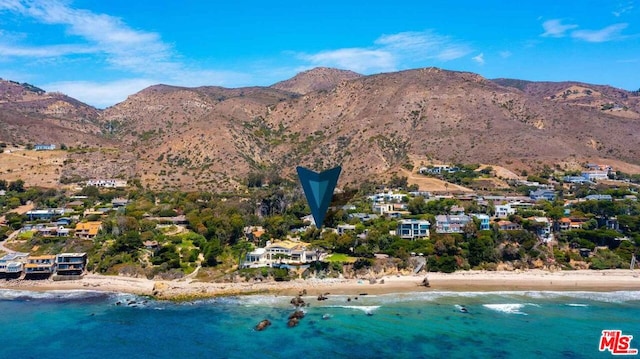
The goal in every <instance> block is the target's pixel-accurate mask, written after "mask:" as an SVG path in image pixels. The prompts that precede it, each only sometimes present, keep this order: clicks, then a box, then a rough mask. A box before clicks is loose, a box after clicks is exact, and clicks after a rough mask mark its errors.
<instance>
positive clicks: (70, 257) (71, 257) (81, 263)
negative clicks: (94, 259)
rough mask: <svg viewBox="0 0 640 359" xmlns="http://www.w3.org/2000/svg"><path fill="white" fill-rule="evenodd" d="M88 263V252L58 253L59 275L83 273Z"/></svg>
mask: <svg viewBox="0 0 640 359" xmlns="http://www.w3.org/2000/svg"><path fill="white" fill-rule="evenodd" d="M86 265H87V254H86V253H60V254H58V255H56V274H57V275H76V276H77V275H81V274H82V273H83V272H84V268H85V267H86Z"/></svg>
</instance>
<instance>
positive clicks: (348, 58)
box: [299, 48, 396, 73]
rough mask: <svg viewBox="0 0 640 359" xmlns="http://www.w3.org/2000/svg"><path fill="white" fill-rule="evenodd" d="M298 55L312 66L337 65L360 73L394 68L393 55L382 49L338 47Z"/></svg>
mask: <svg viewBox="0 0 640 359" xmlns="http://www.w3.org/2000/svg"><path fill="white" fill-rule="evenodd" d="M299 57H300V58H301V59H303V60H305V61H308V62H310V63H311V64H312V65H313V66H328V67H337V68H341V69H349V70H352V71H355V72H361V73H366V72H371V71H393V70H395V68H396V64H395V60H394V58H393V55H392V54H391V53H389V52H387V51H382V50H367V49H359V48H352V49H339V50H330V51H322V52H319V53H316V54H311V55H308V54H302V55H300V56H299Z"/></svg>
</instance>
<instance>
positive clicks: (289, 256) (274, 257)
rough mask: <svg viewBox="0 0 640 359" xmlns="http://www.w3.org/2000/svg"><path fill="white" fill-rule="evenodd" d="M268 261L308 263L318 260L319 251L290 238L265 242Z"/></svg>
mask: <svg viewBox="0 0 640 359" xmlns="http://www.w3.org/2000/svg"><path fill="white" fill-rule="evenodd" d="M265 250H266V256H267V260H268V261H269V262H270V263H274V262H280V263H295V264H299V263H308V262H312V261H315V260H318V259H319V258H318V257H319V255H320V252H319V251H313V250H310V249H309V244H308V243H304V242H297V241H291V240H285V241H278V242H273V243H271V242H267V246H266V247H265Z"/></svg>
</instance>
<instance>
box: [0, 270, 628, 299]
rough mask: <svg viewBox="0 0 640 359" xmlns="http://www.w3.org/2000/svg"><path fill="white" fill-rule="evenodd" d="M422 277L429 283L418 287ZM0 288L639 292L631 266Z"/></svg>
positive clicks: (98, 280)
mask: <svg viewBox="0 0 640 359" xmlns="http://www.w3.org/2000/svg"><path fill="white" fill-rule="evenodd" d="M425 277H427V278H428V281H429V285H430V286H429V287H425V286H422V285H421V283H422V282H423V280H424V278H425ZM0 289H17V290H31V291H49V290H98V291H108V292H123V293H132V294H138V295H148V296H154V297H156V298H158V299H169V300H189V299H195V298H205V297H215V296H228V295H243V294H244V295H246V294H274V295H296V294H297V293H299V292H301V291H302V290H306V291H307V293H308V295H319V294H324V293H330V294H345V295H359V294H363V293H367V294H384V293H401V292H417V291H525V290H548V291H615V290H640V272H638V271H631V270H604V271H592V270H582V271H558V272H548V271H541V270H530V271H524V272H515V271H514V272H486V271H461V272H455V273H450V274H446V273H428V274H419V275H415V276H382V277H379V278H376V280H375V282H374V281H370V280H369V279H368V278H367V279H365V278H363V279H338V278H331V279H307V280H302V279H296V280H291V281H288V282H273V281H268V282H267V281H265V282H240V283H208V282H198V281H195V280H191V279H186V280H173V281H163V280H150V279H144V278H130V277H122V276H105V275H98V274H86V275H84V276H83V277H82V278H81V279H78V280H69V281H53V280H0Z"/></svg>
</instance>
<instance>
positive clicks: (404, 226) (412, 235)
mask: <svg viewBox="0 0 640 359" xmlns="http://www.w3.org/2000/svg"><path fill="white" fill-rule="evenodd" d="M430 226H431V223H429V221H427V220H420V219H403V220H401V221H400V222H398V228H397V229H396V234H397V235H398V236H400V238H403V239H411V240H416V239H421V238H429V227H430Z"/></svg>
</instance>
